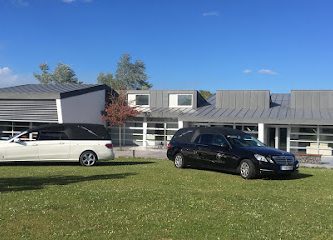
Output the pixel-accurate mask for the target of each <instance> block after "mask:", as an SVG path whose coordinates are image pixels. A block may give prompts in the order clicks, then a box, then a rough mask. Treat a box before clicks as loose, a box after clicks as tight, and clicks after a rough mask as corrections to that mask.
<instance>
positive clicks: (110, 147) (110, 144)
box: [105, 143, 113, 149]
mask: <svg viewBox="0 0 333 240" xmlns="http://www.w3.org/2000/svg"><path fill="white" fill-rule="evenodd" d="M105 147H107V148H109V149H112V148H113V144H112V143H108V144H105Z"/></svg>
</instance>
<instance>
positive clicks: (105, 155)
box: [98, 150, 115, 161]
mask: <svg viewBox="0 0 333 240" xmlns="http://www.w3.org/2000/svg"><path fill="white" fill-rule="evenodd" d="M113 159H115V154H114V152H113V150H111V151H110V152H109V151H108V152H103V153H100V154H99V155H98V161H107V160H113Z"/></svg>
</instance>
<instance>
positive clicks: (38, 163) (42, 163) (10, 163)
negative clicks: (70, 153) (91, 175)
mask: <svg viewBox="0 0 333 240" xmlns="http://www.w3.org/2000/svg"><path fill="white" fill-rule="evenodd" d="M150 163H154V162H151V161H133V162H131V161H126V162H124V161H121V162H116V161H110V162H97V163H96V165H95V166H126V165H128V166H130V165H141V164H150ZM1 166H81V165H80V163H79V162H61V161H59V162H57V161H54V162H51V161H50V162H37V161H36V162H34V161H31V162H20V161H17V162H1V163H0V167H1Z"/></svg>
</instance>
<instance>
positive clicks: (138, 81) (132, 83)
mask: <svg viewBox="0 0 333 240" xmlns="http://www.w3.org/2000/svg"><path fill="white" fill-rule="evenodd" d="M115 78H116V81H119V83H121V86H122V87H124V89H149V88H151V87H152V86H153V85H152V84H151V83H149V82H148V76H147V74H146V66H145V64H144V62H143V61H141V60H136V61H135V62H134V63H132V62H131V56H130V55H129V54H123V55H122V56H121V57H120V60H119V62H118V65H117V71H116V75H115Z"/></svg>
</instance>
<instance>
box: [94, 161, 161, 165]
mask: <svg viewBox="0 0 333 240" xmlns="http://www.w3.org/2000/svg"><path fill="white" fill-rule="evenodd" d="M152 163H155V162H152V161H139V162H138V161H135V162H131V161H126V162H124V161H121V162H116V161H110V162H98V163H97V164H96V165H97V166H131V165H142V164H152Z"/></svg>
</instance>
